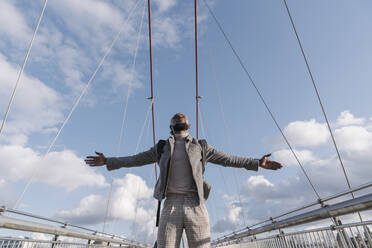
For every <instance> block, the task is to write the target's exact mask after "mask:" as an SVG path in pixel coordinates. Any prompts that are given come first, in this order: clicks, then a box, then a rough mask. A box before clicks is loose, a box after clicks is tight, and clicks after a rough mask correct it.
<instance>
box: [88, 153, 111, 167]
mask: <svg viewBox="0 0 372 248" xmlns="http://www.w3.org/2000/svg"><path fill="white" fill-rule="evenodd" d="M95 153H96V154H97V155H98V156H87V157H86V159H85V160H84V161H85V163H86V164H87V165H89V166H102V165H105V164H106V162H107V158H106V157H105V155H103V153H100V152H95Z"/></svg>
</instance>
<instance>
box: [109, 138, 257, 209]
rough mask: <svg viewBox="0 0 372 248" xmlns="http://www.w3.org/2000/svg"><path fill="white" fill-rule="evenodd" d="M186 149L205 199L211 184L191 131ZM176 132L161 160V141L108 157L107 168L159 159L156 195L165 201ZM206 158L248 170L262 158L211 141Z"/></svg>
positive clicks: (201, 193) (196, 182) (220, 163)
mask: <svg viewBox="0 0 372 248" xmlns="http://www.w3.org/2000/svg"><path fill="white" fill-rule="evenodd" d="M185 139H186V143H185V144H186V153H187V155H188V158H189V160H190V164H191V170H192V174H193V177H194V181H195V184H196V187H197V190H198V195H199V201H200V203H204V202H205V201H206V200H207V198H208V195H209V192H210V189H211V187H210V185H209V184H208V183H207V182H205V181H204V179H203V173H204V166H203V163H202V147H201V145H200V144H199V142H198V140H197V139H194V138H193V137H192V136H191V135H189V136H187V137H186V138H185ZM174 141H175V138H174V136H170V137H169V139H168V140H167V142H166V144H165V145H164V148H163V153H162V154H161V157H160V161H157V160H158V156H157V145H158V144H156V145H155V146H154V147H152V148H151V149H150V150H148V151H145V152H141V153H138V154H136V155H133V156H127V157H110V158H107V162H106V164H107V169H108V170H115V169H119V168H121V167H136V166H143V165H146V164H152V163H155V162H157V163H158V164H159V167H160V175H159V179H158V181H157V182H156V185H155V189H154V197H155V198H156V199H157V200H159V201H161V200H162V199H163V198H164V197H165V192H166V188H167V182H168V178H167V176H168V175H167V171H168V166H169V165H170V159H171V157H172V154H173V149H174ZM205 160H206V163H207V162H211V163H214V164H219V165H222V166H228V167H235V168H245V169H247V170H254V171H257V170H258V165H259V160H258V159H253V158H246V157H238V156H233V155H229V154H226V153H224V152H221V151H217V150H215V149H214V148H213V147H212V146H210V145H207V148H206V151H205Z"/></svg>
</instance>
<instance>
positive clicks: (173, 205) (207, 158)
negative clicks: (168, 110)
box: [85, 113, 282, 248]
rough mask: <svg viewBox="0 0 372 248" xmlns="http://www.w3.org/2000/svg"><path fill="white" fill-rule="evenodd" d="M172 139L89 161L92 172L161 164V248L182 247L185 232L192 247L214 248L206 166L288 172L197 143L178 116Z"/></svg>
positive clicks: (263, 161) (158, 187)
mask: <svg viewBox="0 0 372 248" xmlns="http://www.w3.org/2000/svg"><path fill="white" fill-rule="evenodd" d="M170 129H171V136H170V137H169V139H168V140H160V141H159V142H158V143H157V144H156V145H155V146H154V147H152V148H151V149H150V150H148V151H145V152H142V153H138V154H136V155H133V156H127V157H107V158H106V157H105V156H104V155H103V154H102V153H99V152H96V154H97V155H98V156H88V157H87V158H86V160H85V162H86V163H87V164H88V165H90V166H102V165H105V164H106V165H107V169H108V170H115V169H119V168H121V167H127V168H128V167H136V166H143V165H146V164H152V163H154V162H157V163H158V165H159V168H160V175H159V179H158V181H157V182H156V185H155V189H154V197H155V198H156V199H157V200H158V201H159V206H160V202H161V201H162V199H164V198H166V200H165V203H164V206H163V209H162V211H161V215H160V219H157V222H158V221H159V223H158V224H159V229H158V236H157V246H158V247H160V248H164V247H166V248H175V247H179V246H180V242H181V237H182V232H183V230H185V232H186V236H187V240H188V244H189V247H192V248H205V247H210V226H209V217H208V212H207V209H206V207H205V201H206V200H207V198H208V195H209V192H210V189H211V187H210V185H209V184H208V183H207V182H205V181H204V179H203V173H204V166H205V164H206V163H207V162H210V163H214V164H219V165H222V166H226V167H235V168H244V169H246V170H254V171H257V170H258V168H259V167H261V168H264V169H269V170H277V169H280V168H282V165H281V164H280V163H278V162H275V161H272V160H270V159H268V157H269V156H270V155H271V154H268V155H265V156H263V157H262V158H261V159H253V158H248V157H238V156H233V155H229V154H226V153H224V152H221V151H217V150H215V149H214V148H213V147H212V146H210V145H209V144H207V142H206V141H205V140H197V139H195V138H193V137H192V136H191V135H190V134H189V133H188V130H189V129H190V124H189V122H188V120H187V117H186V116H185V115H184V114H181V113H178V114H175V115H174V116H173V117H172V119H171V124H170Z"/></svg>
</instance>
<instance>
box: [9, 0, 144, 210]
mask: <svg viewBox="0 0 372 248" xmlns="http://www.w3.org/2000/svg"><path fill="white" fill-rule="evenodd" d="M139 3H140V0H138V1H137V3H136V4H135V5H134V6H133V7H132V9H131V10H130V13H129V15H128V17H127V19H126V20H125V22H124V23H123V25H122V28H121V29H120V30H119V32H118V33H117V35H116V37H115V38H114V40H113V41H112V42H111V44H110V46H109V47H108V48H107V50H106V53H105V54H104V56H103V57H102V59H101V61H100V62H99V64H98V66H97V68H96V69H95V71H94V72H93V74H92V76H91V77H90V78H89V80H88V82H87V84H86V85H85V87H84V89H83V90H82V92H81V94H80V96H79V97H78V98H77V100H76V102H75V103H74V105H73V107H72V108H71V111H70V113H69V114H68V115H67V117H66V119H65V120H64V122H63V123H62V126H61V127H60V128H59V130H58V131H57V134H56V136H55V137H54V139H53V140H52V142H51V143H50V145H49V147H48V149H47V151H46V153H45V154H44V155H43V157H42V160H44V159H45V157H46V156H47V155H48V154H49V152H50V151H51V149H52V148H53V146H54V144H55V143H56V141H57V139H58V137H59V135H60V134H61V132H62V130H63V128H64V127H65V126H66V124H67V122H68V121H69V120H70V118H71V116H72V114H73V112H74V111H75V109H76V108H77V106H78V105H79V103H80V101H81V99H82V98H83V96H84V95H85V93H86V92H87V90H88V88H89V86H90V84H91V83H92V81H93V79H94V78H95V76H96V74H97V72H98V71H99V69H100V68H101V67H102V65H103V63H104V61H105V59H106V57H107V56H108V55H109V53H110V52H111V50H112V48H113V46H114V45H115V43H116V41H117V40H118V39H119V37H120V34H121V33H122V31H123V30H124V29H125V27H126V24H127V23H128V21H129V19H130V17H131V16H132V13H133V11H134V10H135V9H136V7H137V6H138V4H139ZM39 170H40V168H39V169H34V170H33V172H32V174H31V177H30V179H29V181H28V182H27V184H26V186H25V188H24V189H23V192H22V193H21V195H20V196H19V198H18V199H17V201H16V203H15V204H14V207H13V208H14V209H16V208H17V207H18V204H19V203H20V201H21V200H22V198H23V196H24V194H25V193H26V191H27V189H28V187H29V186H30V184H31V183H32V180H33V178H34V177H35V175H36V174H37V172H38V171H39Z"/></svg>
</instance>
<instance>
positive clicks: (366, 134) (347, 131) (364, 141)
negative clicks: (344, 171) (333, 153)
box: [335, 126, 372, 159]
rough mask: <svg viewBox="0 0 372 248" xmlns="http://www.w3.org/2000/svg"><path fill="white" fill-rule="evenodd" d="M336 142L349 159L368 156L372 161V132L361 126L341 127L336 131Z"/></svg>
mask: <svg viewBox="0 0 372 248" xmlns="http://www.w3.org/2000/svg"><path fill="white" fill-rule="evenodd" d="M335 138H336V141H337V142H338V143H339V144H340V148H341V149H342V150H343V151H345V152H346V153H347V154H348V156H349V157H352V158H357V157H358V156H363V157H364V156H367V157H368V158H370V159H372V154H371V152H370V151H371V147H372V132H370V131H368V130H367V129H366V128H365V127H361V126H348V127H341V128H339V129H336V130H335Z"/></svg>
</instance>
